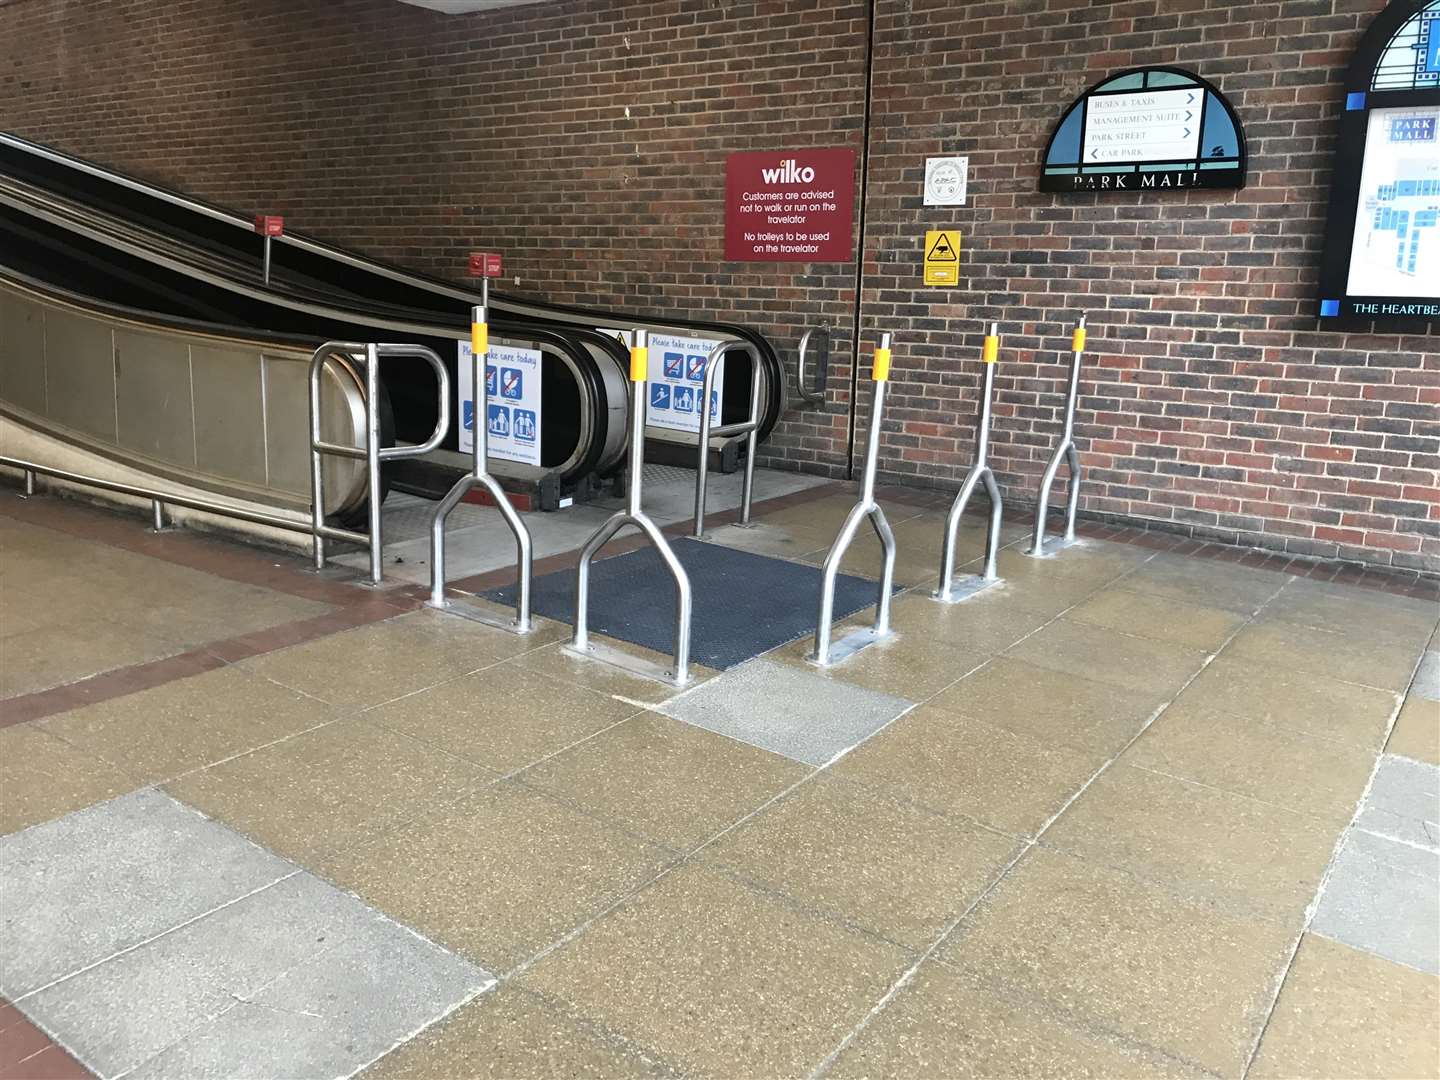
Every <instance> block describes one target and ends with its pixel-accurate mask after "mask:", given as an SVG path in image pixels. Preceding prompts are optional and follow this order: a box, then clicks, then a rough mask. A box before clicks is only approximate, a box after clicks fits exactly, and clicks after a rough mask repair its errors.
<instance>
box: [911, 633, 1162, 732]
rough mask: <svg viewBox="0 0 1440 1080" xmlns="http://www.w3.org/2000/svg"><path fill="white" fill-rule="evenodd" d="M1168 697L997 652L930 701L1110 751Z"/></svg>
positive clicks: (1010, 726)
mask: <svg viewBox="0 0 1440 1080" xmlns="http://www.w3.org/2000/svg"><path fill="white" fill-rule="evenodd" d="M1164 701H1165V694H1164V692H1156V691H1153V690H1151V691H1144V690H1127V689H1125V688H1124V687H1119V686H1115V685H1114V684H1112V683H1104V682H1096V681H1095V680H1093V679H1084V678H1081V677H1079V676H1076V675H1069V674H1066V673H1065V672H1061V671H1052V670H1051V669H1050V668H1044V667H1038V666H1036V665H1035V664H1031V663H1027V662H1025V661H1023V660H1016V659H1013V658H1012V657H1009V656H997V657H995V658H994V659H992V660H991V661H990V662H989V663H987V664H986V665H985V666H984V667H982V668H981V669H980V670H979V671H976V672H974V673H973V674H970V675H967V676H966V677H965V678H964V679H962V680H961V681H960V682H957V683H955V684H954V685H952V686H950V687H949V688H947V689H946V690H944V691H942V692H941V693H939V694H937V695H936V696H935V697H933V698H931V699H930V701H929V702H927V704H928V705H931V706H933V707H935V708H937V709H942V710H944V711H945V712H948V713H953V714H955V715H957V716H968V717H970V718H971V719H974V720H981V721H984V722H985V723H987V724H994V725H996V726H997V727H1003V728H1006V729H1008V730H1010V731H1014V732H1018V733H1020V734H1023V735H1029V736H1032V737H1034V738H1036V739H1039V740H1041V741H1042V742H1045V743H1047V744H1059V745H1062V746H1073V747H1077V748H1079V749H1081V750H1086V751H1090V752H1093V753H1095V754H1100V755H1103V756H1106V757H1109V756H1111V755H1114V754H1116V753H1118V752H1119V751H1120V749H1121V748H1122V747H1123V746H1124V745H1125V744H1126V743H1128V742H1129V741H1130V740H1131V739H1133V738H1134V737H1135V735H1136V733H1137V732H1139V731H1140V729H1141V728H1142V727H1144V726H1145V724H1146V722H1147V721H1148V720H1149V719H1150V718H1151V717H1152V716H1153V715H1154V714H1155V711H1156V710H1157V709H1158V708H1159V707H1160V706H1161V705H1162V704H1163V703H1164Z"/></svg>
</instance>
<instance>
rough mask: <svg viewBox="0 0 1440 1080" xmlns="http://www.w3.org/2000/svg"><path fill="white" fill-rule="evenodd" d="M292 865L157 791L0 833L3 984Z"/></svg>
mask: <svg viewBox="0 0 1440 1080" xmlns="http://www.w3.org/2000/svg"><path fill="white" fill-rule="evenodd" d="M293 873H296V868H295V867H294V866H293V865H291V864H290V863H288V862H286V861H285V860H283V859H280V858H278V857H276V856H274V855H272V854H270V853H269V852H268V851H265V850H264V849H263V848H260V847H257V846H256V845H254V844H252V843H250V841H248V840H246V839H244V838H243V837H241V836H238V835H236V834H235V833H233V832H231V831H230V830H229V829H226V828H224V827H223V826H220V825H217V824H215V823H214V822H212V821H210V820H208V819H207V818H205V817H203V816H201V815H200V814H198V813H196V812H195V811H194V810H191V809H190V808H189V807H186V806H184V805H182V804H181V803H179V802H177V801H176V800H174V799H172V798H170V797H169V796H167V795H165V794H162V793H161V792H158V791H151V790H146V791H137V792H133V793H132V794H129V795H122V796H120V797H119V798H116V799H111V800H109V801H108V802H103V803H99V804H98V805H96V806H92V807H88V808H87V809H84V810H79V811H76V812H75V813H73V814H69V815H67V816H65V817H63V818H60V819H58V820H56V821H52V822H48V823H46V824H44V825H36V826H34V827H33V828H30V829H26V830H24V831H22V832H18V833H14V834H12V835H10V836H7V837H5V838H3V839H0V893H3V895H4V897H5V905H4V918H3V920H0V954H3V955H4V956H5V958H6V960H5V965H4V967H3V969H0V994H3V995H4V996H5V997H8V998H10V999H11V1000H12V1001H13V1000H15V999H17V998H20V997H22V996H23V995H25V994H28V993H30V992H32V991H34V990H36V989H39V988H40V987H42V986H45V985H47V984H48V983H51V982H54V981H55V980H56V979H61V978H64V977H65V976H67V975H72V974H74V973H75V972H76V971H79V970H80V969H81V968H84V967H86V966H88V965H91V964H95V963H98V962H100V961H102V960H104V959H106V958H107V957H109V956H111V955H113V954H115V953H117V952H119V951H120V950H122V949H128V948H132V947H134V946H136V945H139V944H140V943H141V942H144V941H146V940H148V939H150V938H152V937H154V936H155V935H157V934H160V933H163V932H164V931H166V930H170V929H173V928H174V927H176V926H179V925H180V924H181V923H184V922H186V921H188V920H190V919H194V918H198V917H199V916H201V915H204V914H206V913H208V912H210V911H213V910H215V909H216V908H218V907H221V906H223V905H225V904H228V903H230V902H232V901H234V900H236V899H238V898H240V897H242V896H245V895H246V894H247V893H251V892H254V891H255V890H257V889H262V888H264V887H266V886H267V885H271V884H274V883H275V882H276V881H278V880H280V879H281V878H283V877H287V876H288V875H290V874H293Z"/></svg>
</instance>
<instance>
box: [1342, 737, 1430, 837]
mask: <svg viewBox="0 0 1440 1080" xmlns="http://www.w3.org/2000/svg"><path fill="white" fill-rule="evenodd" d="M1355 827H1356V828H1358V829H1363V830H1365V831H1366V832H1371V833H1375V834H1377V835H1379V836H1384V837H1388V838H1389V839H1392V840H1399V841H1400V842H1401V843H1405V844H1412V845H1415V846H1418V847H1428V848H1435V849H1440V766H1436V765H1430V764H1427V763H1426V762H1423V761H1411V760H1410V759H1409V758H1403V757H1397V756H1395V755H1394V754H1383V755H1381V758H1380V764H1379V766H1378V767H1377V768H1376V770H1375V779H1374V781H1373V782H1372V784H1371V785H1370V794H1369V795H1367V796H1366V798H1365V805H1364V806H1363V807H1362V808H1361V811H1360V816H1359V817H1358V818H1357V819H1356V822H1355Z"/></svg>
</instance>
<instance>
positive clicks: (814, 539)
mask: <svg viewBox="0 0 1440 1080" xmlns="http://www.w3.org/2000/svg"><path fill="white" fill-rule="evenodd" d="M834 539H835V537H834V536H833V535H832V534H829V533H826V532H825V531H824V530H822V529H818V528H809V527H805V526H801V525H798V524H788V523H786V524H782V523H772V522H770V521H769V520H757V521H755V522H753V523H752V524H751V525H749V526H747V527H745V528H741V527H739V526H735V525H718V526H715V527H713V528H709V529H707V530H706V531H705V540H706V541H708V542H709V543H712V544H719V545H721V546H722V547H728V548H735V549H737V550H739V551H749V552H753V553H754V554H756V555H773V556H775V557H776V558H780V559H796V560H798V559H800V558H802V557H803V556H805V555H808V554H809V553H810V552H812V551H818V550H820V549H821V548H825V547H828V546H829V544H830V542H831V541H832V540H834Z"/></svg>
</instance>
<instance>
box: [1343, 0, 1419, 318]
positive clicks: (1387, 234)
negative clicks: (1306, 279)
mask: <svg viewBox="0 0 1440 1080" xmlns="http://www.w3.org/2000/svg"><path fill="white" fill-rule="evenodd" d="M1320 318H1321V325H1322V326H1323V325H1336V324H1346V325H1349V324H1354V323H1356V322H1364V321H1371V320H1374V319H1386V320H1392V321H1393V320H1397V319H1398V320H1401V321H1403V322H1407V323H1411V324H1414V323H1425V322H1428V321H1430V320H1437V319H1440V0H1396V2H1392V3H1391V4H1390V5H1389V6H1388V7H1386V8H1385V10H1384V11H1382V12H1381V13H1380V14H1379V15H1377V16H1376V17H1375V20H1374V21H1373V22H1372V23H1371V24H1370V28H1369V30H1367V31H1366V33H1365V36H1364V37H1363V38H1361V39H1360V44H1359V46H1357V47H1356V50H1355V56H1354V58H1353V59H1352V61H1351V63H1350V68H1349V70H1348V71H1347V73H1346V76H1345V111H1344V112H1343V113H1342V114H1341V117H1340V132H1339V135H1338V137H1337V138H1336V140H1335V156H1334V165H1333V170H1332V174H1331V179H1330V214H1329V220H1328V227H1327V229H1326V232H1325V251H1324V255H1323V257H1322V260H1321V264H1320Z"/></svg>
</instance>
